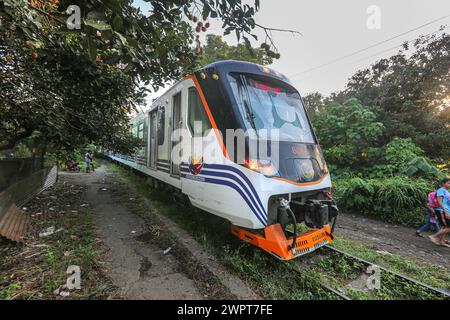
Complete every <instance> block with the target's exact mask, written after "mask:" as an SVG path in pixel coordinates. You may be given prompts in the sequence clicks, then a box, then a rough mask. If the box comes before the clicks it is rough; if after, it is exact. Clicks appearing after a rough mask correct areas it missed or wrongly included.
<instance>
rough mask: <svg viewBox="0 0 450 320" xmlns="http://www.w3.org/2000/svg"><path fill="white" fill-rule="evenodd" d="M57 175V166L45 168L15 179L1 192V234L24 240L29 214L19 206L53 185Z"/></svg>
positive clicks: (12, 238)
mask: <svg viewBox="0 0 450 320" xmlns="http://www.w3.org/2000/svg"><path fill="white" fill-rule="evenodd" d="M57 177H58V169H57V167H56V166H54V167H52V168H44V169H41V170H38V171H36V172H33V173H31V174H30V175H29V176H27V177H25V178H23V179H20V180H18V181H15V182H14V183H12V184H11V185H10V186H8V187H7V188H6V189H4V190H3V191H1V192H0V235H2V236H4V237H6V238H9V239H11V240H14V241H18V242H23V236H24V234H25V233H26V229H27V228H26V226H27V224H28V216H27V215H26V214H24V213H23V212H22V211H21V210H20V209H19V208H20V207H22V206H23V205H24V204H25V203H26V202H27V201H29V200H31V199H32V198H33V197H34V196H35V195H37V194H38V193H39V192H41V191H42V190H44V189H46V188H48V187H50V186H52V185H53V184H54V183H55V182H56V180H57Z"/></svg>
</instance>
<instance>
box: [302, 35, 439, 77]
mask: <svg viewBox="0 0 450 320" xmlns="http://www.w3.org/2000/svg"><path fill="white" fill-rule="evenodd" d="M447 28H448V26H446V27H444V28H439V30H436V31H434V32H430V33H427V34H425V35H424V36H425V37H426V36H431V35H434V34H436V33H439V32H442V31H444V30H445V29H447ZM414 41H415V39H413V40H408V41H406V42H404V43H402V44H400V45H397V46H393V47H390V48H388V49H384V50H383V51H379V52H377V53H374V54H372V55H370V56H366V57H364V58H362V59H359V60H356V61H347V64H348V63H357V62H361V61H364V60H367V59H370V58H373V57H375V56H378V55H380V54H383V53H386V52H389V51H392V50H394V49H396V48H400V47H402V46H403V45H404V44H405V43H412V42H414ZM323 73H325V72H321V73H313V74H312V75H309V76H306V77H304V78H301V79H299V80H298V81H303V80H307V79H310V78H314V77H316V76H318V75H321V74H323Z"/></svg>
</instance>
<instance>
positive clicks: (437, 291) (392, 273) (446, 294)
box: [323, 245, 450, 300]
mask: <svg viewBox="0 0 450 320" xmlns="http://www.w3.org/2000/svg"><path fill="white" fill-rule="evenodd" d="M323 248H324V249H325V250H328V251H329V252H331V253H332V254H335V255H340V256H343V257H345V258H346V259H351V260H353V261H357V262H359V263H361V264H364V265H366V266H367V267H370V266H374V267H376V268H378V269H379V270H380V271H382V272H385V273H386V274H389V275H390V276H392V277H394V278H395V279H396V281H399V282H400V283H405V284H406V283H408V284H410V285H412V286H416V287H418V288H422V289H423V290H425V291H428V292H430V293H432V294H433V295H436V296H440V297H442V298H443V299H446V300H450V292H448V291H445V290H442V289H439V288H435V287H432V286H429V285H427V284H425V283H422V282H420V281H417V280H415V279H413V278H411V277H408V276H406V275H403V274H400V273H397V272H395V271H392V270H389V269H387V268H385V267H383V266H380V265H377V264H374V263H372V262H369V261H367V260H364V259H362V258H359V257H357V256H354V255H352V254H349V253H347V252H344V251H342V250H340V249H337V248H334V247H332V246H329V245H325V246H323ZM380 280H381V285H382V278H381V279H380Z"/></svg>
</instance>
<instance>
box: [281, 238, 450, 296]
mask: <svg viewBox="0 0 450 320" xmlns="http://www.w3.org/2000/svg"><path fill="white" fill-rule="evenodd" d="M324 253H325V254H326V255H327V256H330V255H332V256H335V257H336V258H337V259H346V260H350V261H353V262H355V263H357V264H359V265H363V266H365V268H363V269H362V270H361V274H363V273H365V271H366V270H367V268H368V267H371V266H372V268H373V269H378V270H379V271H380V279H379V281H380V286H384V285H386V284H385V283H384V282H383V279H386V278H388V277H389V278H390V280H391V282H390V284H387V286H389V285H392V284H393V285H394V286H397V287H399V288H401V290H406V291H405V292H399V293H397V292H396V290H395V289H394V290H392V292H393V295H392V296H387V297H386V298H388V299H404V298H405V296H407V295H408V292H409V290H411V292H412V297H411V298H412V299H414V298H415V297H414V292H419V291H420V292H422V293H425V294H426V295H427V297H430V298H431V299H432V298H436V299H444V300H450V292H448V291H445V290H442V289H439V288H434V287H432V286H429V285H427V284H424V283H422V282H420V281H417V280H415V279H412V278H410V277H408V276H406V275H403V274H400V273H397V272H395V271H392V270H389V269H387V268H385V267H382V266H379V265H376V264H374V263H371V262H369V261H367V260H364V259H362V258H359V257H356V256H354V255H352V254H349V253H347V252H344V251H342V250H339V249H336V248H334V247H331V246H329V245H325V246H323V247H322V248H321V249H320V250H317V251H316V253H312V254H310V255H311V256H310V258H309V259H311V258H312V257H313V256H314V254H316V255H317V254H319V255H323V254H324ZM309 259H308V260H303V261H299V262H297V263H296V264H295V265H294V266H292V268H288V269H289V270H290V271H291V272H294V273H296V274H297V275H298V276H299V277H307V278H308V277H310V278H311V280H314V281H315V282H316V283H318V284H319V285H320V287H321V289H322V290H324V291H325V292H327V293H328V296H330V295H331V296H334V297H336V298H337V299H341V300H353V299H352V297H350V296H349V295H348V294H347V292H346V291H347V290H345V289H344V288H339V289H336V288H334V287H333V286H332V285H330V284H328V283H325V282H323V281H321V280H318V279H313V277H312V276H310V275H309V274H308V271H307V269H308V268H314V263H313V264H312V266H311V267H308V268H306V270H305V267H304V264H305V263H306V264H308V263H307V262H308V261H309V264H311V261H310V260H309ZM337 259H336V260H337ZM397 289H398V288H397ZM372 290H378V289H376V288H373V289H372ZM385 292H390V290H387V289H386V288H385ZM416 298H417V299H420V297H419V296H417V297H416Z"/></svg>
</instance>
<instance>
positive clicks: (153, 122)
mask: <svg viewBox="0 0 450 320" xmlns="http://www.w3.org/2000/svg"><path fill="white" fill-rule="evenodd" d="M157 115H158V109H156V110H153V111H152V112H150V121H149V123H150V143H149V145H150V148H149V154H150V156H149V167H150V168H153V169H156V159H157V154H156V151H157V143H156V139H157V125H158V121H157Z"/></svg>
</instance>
